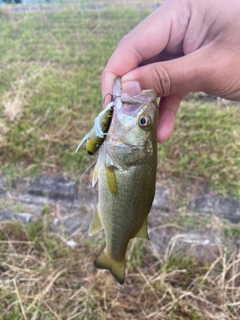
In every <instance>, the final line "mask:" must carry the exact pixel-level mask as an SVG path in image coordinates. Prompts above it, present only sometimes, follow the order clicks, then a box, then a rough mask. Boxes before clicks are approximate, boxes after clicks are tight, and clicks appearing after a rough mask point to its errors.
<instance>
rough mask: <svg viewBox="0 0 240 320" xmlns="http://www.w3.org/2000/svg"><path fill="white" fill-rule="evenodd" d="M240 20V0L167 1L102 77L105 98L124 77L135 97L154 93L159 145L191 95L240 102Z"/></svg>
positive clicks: (132, 34) (129, 39) (118, 51)
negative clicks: (157, 102)
mask: <svg viewBox="0 0 240 320" xmlns="http://www.w3.org/2000/svg"><path fill="white" fill-rule="evenodd" d="M239 16H240V1H239V0H228V1H225V0H218V1H216V0H198V1H196V0H166V1H165V2H164V3H163V5H161V6H160V7H159V8H158V9H157V10H156V11H155V12H153V13H152V14H151V15H150V16H149V17H147V18H146V19H145V20H144V21H142V22H141V23H140V24H139V25H138V26H137V27H136V28H135V29H133V30H132V31H131V32H130V33H129V34H127V35H126V36H125V37H124V38H123V39H122V40H121V41H120V43H119V45H118V47H117V48H116V50H115V52H114V53H113V55H112V57H111V58H110V60H109V62H108V64H107V66H106V68H105V70H104V72H103V74H102V78H101V86H102V93H103V95H105V94H106V93H107V92H109V91H110V90H111V88H112V85H113V82H114V79H115V78H116V77H118V76H121V77H122V82H123V89H124V91H125V92H128V93H129V94H136V93H139V92H140V91H141V90H142V89H149V88H151V89H154V90H155V91H156V93H157V96H159V97H161V100H160V109H159V123H158V141H159V142H163V141H165V140H166V139H167V138H168V137H169V136H170V134H171V132H172V129H173V125H174V117H175V115H176V113H177V111H178V109H179V105H180V102H181V100H182V99H183V97H184V96H186V95H187V94H188V93H189V92H194V91H204V92H205V93H207V94H210V95H216V96H219V97H222V98H225V99H230V100H237V101H240V77H239V74H240V63H239V56H240V41H239V34H240V19H239Z"/></svg>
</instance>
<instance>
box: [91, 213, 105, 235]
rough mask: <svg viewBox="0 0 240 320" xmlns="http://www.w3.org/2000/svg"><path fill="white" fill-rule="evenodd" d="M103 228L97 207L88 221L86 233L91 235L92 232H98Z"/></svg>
mask: <svg viewBox="0 0 240 320" xmlns="http://www.w3.org/2000/svg"><path fill="white" fill-rule="evenodd" d="M102 229H103V226H102V222H101V218H100V215H99V212H98V209H97V211H96V213H95V215H94V217H93V219H92V221H91V223H90V226H89V229H88V234H89V236H93V235H94V234H96V233H98V232H99V231H101V230H102Z"/></svg>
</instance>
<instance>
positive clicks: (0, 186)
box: [0, 176, 7, 197]
mask: <svg viewBox="0 0 240 320" xmlns="http://www.w3.org/2000/svg"><path fill="white" fill-rule="evenodd" d="M6 194H7V187H6V183H5V179H4V177H2V176H0V197H5V196H6Z"/></svg>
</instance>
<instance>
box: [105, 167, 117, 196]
mask: <svg viewBox="0 0 240 320" xmlns="http://www.w3.org/2000/svg"><path fill="white" fill-rule="evenodd" d="M106 175H107V183H108V189H109V191H110V192H111V193H112V194H113V195H114V196H116V195H117V193H118V187H117V179H116V175H115V173H114V167H113V166H111V167H106Z"/></svg>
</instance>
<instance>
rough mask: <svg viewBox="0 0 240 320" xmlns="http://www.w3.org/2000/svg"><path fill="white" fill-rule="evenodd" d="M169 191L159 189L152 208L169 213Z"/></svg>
mask: <svg viewBox="0 0 240 320" xmlns="http://www.w3.org/2000/svg"><path fill="white" fill-rule="evenodd" d="M169 193H170V191H169V189H167V188H163V187H157V188H156V191H155V196H154V200H153V204H152V208H154V209H160V210H163V211H167V212H168V211H169V209H170V208H169V207H170V205H169Z"/></svg>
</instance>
